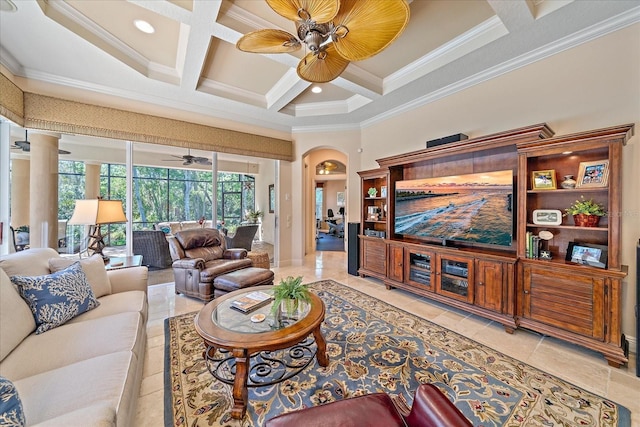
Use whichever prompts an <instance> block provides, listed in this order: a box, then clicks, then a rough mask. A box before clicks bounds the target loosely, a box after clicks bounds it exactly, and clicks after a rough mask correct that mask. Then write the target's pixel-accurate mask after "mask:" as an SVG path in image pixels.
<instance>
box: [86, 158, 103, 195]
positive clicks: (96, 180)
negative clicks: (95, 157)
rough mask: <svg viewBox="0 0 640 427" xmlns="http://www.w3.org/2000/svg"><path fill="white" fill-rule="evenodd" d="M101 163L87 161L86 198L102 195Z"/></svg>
mask: <svg viewBox="0 0 640 427" xmlns="http://www.w3.org/2000/svg"><path fill="white" fill-rule="evenodd" d="M100 166H101V164H100V163H85V165H84V167H85V175H84V176H85V178H84V179H85V181H84V198H85V199H97V198H98V196H100Z"/></svg>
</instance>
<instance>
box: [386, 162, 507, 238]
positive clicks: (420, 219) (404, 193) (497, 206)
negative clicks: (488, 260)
mask: <svg viewBox="0 0 640 427" xmlns="http://www.w3.org/2000/svg"><path fill="white" fill-rule="evenodd" d="M395 196H396V202H395V208H396V211H395V233H396V234H401V235H404V236H407V237H409V236H411V237H417V238H434V239H440V240H457V241H464V242H474V243H482V244H487V245H499V246H511V244H512V233H513V172H512V171H511V170H505V171H497V172H487V173H475V174H468V175H458V176H447V177H440V178H426V179H415V180H408V181H397V182H396V188H395Z"/></svg>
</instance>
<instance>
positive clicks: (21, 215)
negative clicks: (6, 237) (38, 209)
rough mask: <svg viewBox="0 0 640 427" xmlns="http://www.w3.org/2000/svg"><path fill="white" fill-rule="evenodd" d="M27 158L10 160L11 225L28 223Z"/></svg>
mask: <svg viewBox="0 0 640 427" xmlns="http://www.w3.org/2000/svg"><path fill="white" fill-rule="evenodd" d="M30 163H31V162H30V161H29V160H28V159H13V160H12V161H11V226H12V227H13V228H17V227H20V226H21V225H29V224H30V221H29V195H30V194H31V192H30V191H29V187H30V185H29V182H30V178H29V174H30V172H29V169H30Z"/></svg>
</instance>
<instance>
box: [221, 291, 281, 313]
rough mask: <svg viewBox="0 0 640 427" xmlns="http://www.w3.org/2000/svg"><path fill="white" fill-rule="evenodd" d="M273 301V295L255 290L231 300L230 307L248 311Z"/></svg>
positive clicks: (244, 311)
mask: <svg viewBox="0 0 640 427" xmlns="http://www.w3.org/2000/svg"><path fill="white" fill-rule="evenodd" d="M271 301H273V297H272V296H271V295H269V294H267V293H265V292H261V291H255V292H251V293H248V294H247V295H245V296H243V297H242V298H238V299H236V300H233V301H231V307H232V308H235V309H236V310H239V311H241V312H243V313H249V312H251V311H253V310H255V309H257V308H260V307H263V306H265V305H267V304H269V303H270V302H271Z"/></svg>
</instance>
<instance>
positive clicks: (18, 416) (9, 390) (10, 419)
mask: <svg viewBox="0 0 640 427" xmlns="http://www.w3.org/2000/svg"><path fill="white" fill-rule="evenodd" d="M26 424H27V423H26V422H25V420H24V411H23V409H22V401H21V400H20V396H18V390H16V387H15V386H14V385H13V383H12V382H11V381H9V380H8V379H6V378H5V377H0V425H3V426H10V427H23V426H25V425H26Z"/></svg>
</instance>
